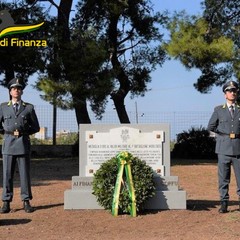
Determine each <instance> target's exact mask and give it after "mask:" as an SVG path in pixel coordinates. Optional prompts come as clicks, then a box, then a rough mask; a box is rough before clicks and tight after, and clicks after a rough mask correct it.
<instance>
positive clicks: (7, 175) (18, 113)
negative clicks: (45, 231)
mask: <svg viewBox="0 0 240 240" xmlns="http://www.w3.org/2000/svg"><path fill="white" fill-rule="evenodd" d="M8 88H9V94H10V101H9V102H4V103H2V104H1V105H0V133H2V134H4V136H3V145H2V155H3V191H2V201H3V206H2V208H1V209H0V213H9V212H10V210H11V209H10V203H11V201H12V199H13V177H14V170H15V165H16V163H17V164H18V169H19V175H20V185H21V200H22V201H23V208H24V210H25V212H27V213H31V212H33V211H34V209H33V207H32V206H31V205H30V200H31V199H32V191H31V180H30V138H29V135H31V134H34V133H36V132H38V131H39V129H40V127H39V123H38V119H37V116H36V114H35V111H34V107H33V105H32V104H29V103H26V102H24V101H23V100H22V99H21V96H22V94H23V89H24V88H25V84H24V82H23V81H21V80H19V79H17V78H13V79H12V80H11V81H10V82H9V85H8Z"/></svg>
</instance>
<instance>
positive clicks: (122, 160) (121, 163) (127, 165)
mask: <svg viewBox="0 0 240 240" xmlns="http://www.w3.org/2000/svg"><path fill="white" fill-rule="evenodd" d="M117 160H118V174H117V179H116V184H115V188H114V195H113V202H112V215H113V216H117V215H118V205H119V195H120V190H121V183H122V180H123V172H124V169H125V173H126V183H127V189H128V193H129V197H130V199H131V206H130V214H131V216H132V217H136V215H137V214H136V197H135V191H134V186H133V179H132V172H131V154H130V153H128V152H121V153H119V154H118V155H117Z"/></svg>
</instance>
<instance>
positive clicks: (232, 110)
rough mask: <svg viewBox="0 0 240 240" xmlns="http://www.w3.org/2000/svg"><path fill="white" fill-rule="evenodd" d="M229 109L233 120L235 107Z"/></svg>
mask: <svg viewBox="0 0 240 240" xmlns="http://www.w3.org/2000/svg"><path fill="white" fill-rule="evenodd" d="M229 109H230V113H231V116H232V118H233V116H234V107H233V105H231V106H230V107H229Z"/></svg>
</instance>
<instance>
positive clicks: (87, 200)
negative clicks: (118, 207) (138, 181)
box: [64, 124, 186, 209]
mask: <svg viewBox="0 0 240 240" xmlns="http://www.w3.org/2000/svg"><path fill="white" fill-rule="evenodd" d="M79 129H80V131H79V176H73V177H72V189H69V190H66V191H65V192H64V209H102V207H101V206H99V204H98V203H97V200H96V197H95V196H94V195H93V194H92V182H93V174H94V173H95V172H96V171H97V170H98V169H99V167H100V165H101V164H102V163H103V162H105V161H106V160H109V159H110V158H112V157H114V156H116V155H117V154H118V153H119V152H121V151H128V152H130V153H131V154H132V155H133V156H135V157H139V159H141V160H143V161H145V162H146V163H147V164H148V165H149V166H151V167H152V169H153V170H154V173H155V176H154V181H155V185H156V194H155V196H154V197H153V198H151V199H150V200H149V201H148V202H147V203H146V205H145V208H146V209H186V192H185V191H183V190H180V189H179V187H178V177H177V176H171V174H170V126H169V124H120V125H119V124H104V125H103V124H80V126H79Z"/></svg>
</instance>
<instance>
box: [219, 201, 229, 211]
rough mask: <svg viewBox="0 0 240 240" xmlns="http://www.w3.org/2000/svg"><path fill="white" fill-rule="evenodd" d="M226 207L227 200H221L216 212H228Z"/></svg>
mask: <svg viewBox="0 0 240 240" xmlns="http://www.w3.org/2000/svg"><path fill="white" fill-rule="evenodd" d="M227 208H228V202H227V201H223V202H221V207H220V209H219V210H218V212H219V213H227V212H228V210H227Z"/></svg>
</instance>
